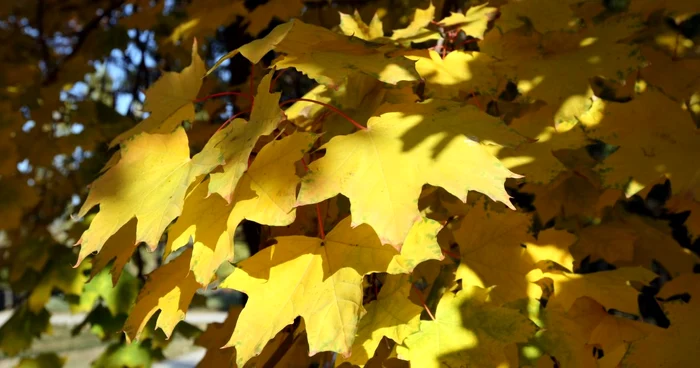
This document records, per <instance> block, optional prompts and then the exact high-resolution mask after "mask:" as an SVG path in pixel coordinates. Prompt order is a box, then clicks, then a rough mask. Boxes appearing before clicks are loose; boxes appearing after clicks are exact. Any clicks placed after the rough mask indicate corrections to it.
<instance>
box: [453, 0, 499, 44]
mask: <svg viewBox="0 0 700 368" xmlns="http://www.w3.org/2000/svg"><path fill="white" fill-rule="evenodd" d="M487 5H488V4H481V5H476V6H472V7H470V8H469V9H467V11H466V12H464V14H462V13H451V14H450V15H449V16H448V17H447V18H444V19H443V20H441V21H440V24H443V25H445V27H448V28H452V27H456V28H458V29H460V30H461V31H463V32H464V33H465V34H466V35H467V36H472V37H474V38H484V32H486V27H487V26H488V23H489V21H490V20H493V17H494V15H495V14H496V12H497V9H496V8H492V7H489V6H487Z"/></svg>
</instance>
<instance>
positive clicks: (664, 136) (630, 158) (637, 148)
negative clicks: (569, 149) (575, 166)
mask: <svg viewBox="0 0 700 368" xmlns="http://www.w3.org/2000/svg"><path fill="white" fill-rule="evenodd" d="M581 121H582V122H583V123H584V124H585V126H586V128H587V130H588V134H589V136H591V137H593V138H597V139H601V140H603V141H604V142H606V143H609V144H614V145H618V146H620V148H619V149H617V150H616V151H615V152H614V153H613V154H612V155H610V156H609V157H607V158H606V159H605V160H604V161H603V163H602V164H601V165H600V167H599V168H600V170H601V171H602V177H603V181H604V183H605V184H607V185H609V186H612V187H614V188H617V189H625V188H626V187H627V186H629V185H630V183H633V184H635V185H634V188H636V189H635V190H627V191H626V194H627V195H628V196H631V195H633V194H635V193H636V191H639V190H641V189H643V188H644V187H645V186H647V185H653V184H654V183H656V182H657V181H658V180H659V179H660V178H662V177H668V178H669V179H671V181H672V183H673V185H672V192H673V194H677V193H683V192H686V191H690V193H691V194H692V195H693V198H694V199H695V200H700V185H698V178H699V177H700V167H698V166H697V165H688V164H687V162H686V159H687V158H688V157H700V131H699V130H698V129H697V127H696V126H695V123H694V122H693V119H692V118H691V116H690V115H689V114H688V112H687V111H683V110H682V109H681V106H680V105H679V103H676V102H674V101H672V100H670V99H669V98H668V97H666V96H664V95H663V94H662V93H661V92H658V91H655V90H653V89H649V90H647V91H646V92H644V93H642V94H640V95H637V96H636V97H635V98H634V99H633V100H632V101H630V102H628V103H614V102H605V101H602V100H598V101H596V102H595V103H594V105H593V107H592V108H591V110H590V111H589V112H587V113H586V114H585V115H584V116H582V118H581ZM640 126H643V127H644V128H643V129H640V128H639V127H640Z"/></svg>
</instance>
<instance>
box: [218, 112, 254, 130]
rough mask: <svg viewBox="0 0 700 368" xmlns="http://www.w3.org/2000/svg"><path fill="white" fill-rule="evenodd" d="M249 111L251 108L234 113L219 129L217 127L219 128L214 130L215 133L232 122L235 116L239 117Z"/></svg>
mask: <svg viewBox="0 0 700 368" xmlns="http://www.w3.org/2000/svg"><path fill="white" fill-rule="evenodd" d="M249 112H250V110H243V111H239V112H238V113H237V114H234V115H233V116H231V117H230V118H228V119H226V121H224V123H223V124H221V126H219V129H217V130H216V131H215V132H214V134H216V133H218V132H219V131H220V130H221V129H224V127H226V125H228V123H230V122H232V121H233V120H234V119H235V118H237V117H239V116H241V115H243V114H245V113H249Z"/></svg>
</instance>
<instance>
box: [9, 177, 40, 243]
mask: <svg viewBox="0 0 700 368" xmlns="http://www.w3.org/2000/svg"><path fill="white" fill-rule="evenodd" d="M39 199H40V198H39V196H38V195H37V194H36V191H35V189H34V188H32V187H30V186H29V185H28V184H27V179H23V178H22V177H17V176H7V177H5V176H3V177H2V178H0V228H1V229H4V230H11V229H14V228H17V227H18V226H19V225H20V223H21V220H22V215H24V211H25V210H26V209H29V208H31V207H33V206H34V205H36V204H37V203H39Z"/></svg>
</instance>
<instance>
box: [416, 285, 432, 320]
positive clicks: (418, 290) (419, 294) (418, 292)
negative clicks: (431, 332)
mask: <svg viewBox="0 0 700 368" xmlns="http://www.w3.org/2000/svg"><path fill="white" fill-rule="evenodd" d="M411 286H412V287H413V290H415V291H416V295H418V299H420V302H421V303H423V309H425V311H426V312H428V316H430V319H432V320H433V321H434V320H435V316H433V312H431V311H430V308H428V305H427V304H425V297H424V296H423V293H422V292H421V291H420V289H418V288H417V287H416V285H413V284H412V285H411Z"/></svg>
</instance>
